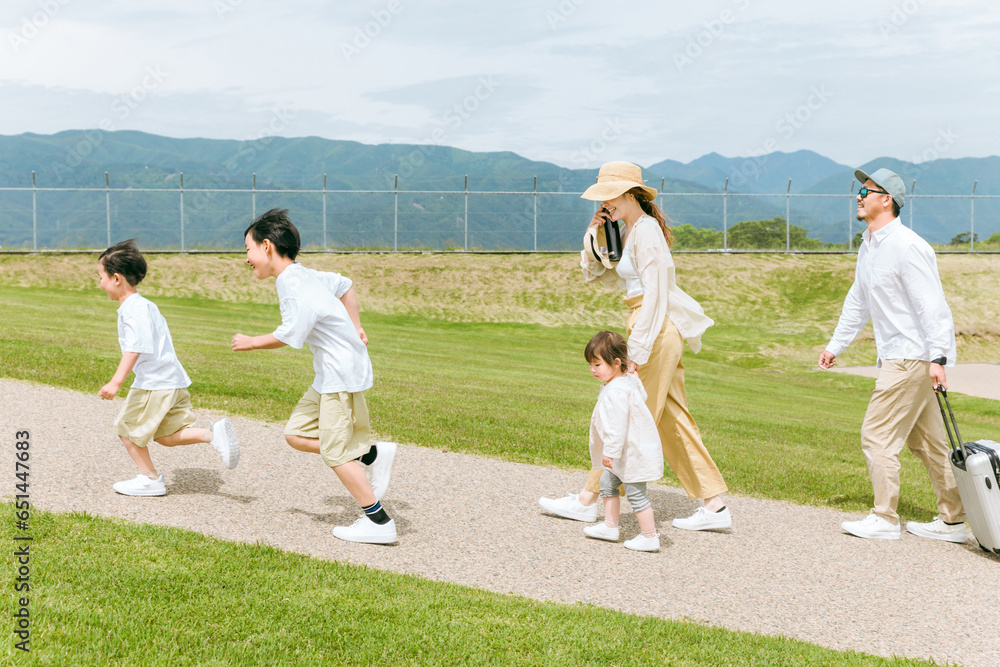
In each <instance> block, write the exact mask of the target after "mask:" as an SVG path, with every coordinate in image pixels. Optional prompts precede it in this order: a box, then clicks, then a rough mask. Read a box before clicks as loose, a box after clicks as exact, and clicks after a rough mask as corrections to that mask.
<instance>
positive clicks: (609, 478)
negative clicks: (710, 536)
mask: <svg viewBox="0 0 1000 667" xmlns="http://www.w3.org/2000/svg"><path fill="white" fill-rule="evenodd" d="M584 356H585V357H586V359H587V361H588V362H589V363H590V372H591V374H592V375H593V376H594V377H595V378H597V379H598V380H600V381H601V382H603V383H604V386H603V387H602V388H601V393H600V396H598V398H597V406H596V407H594V413H593V415H591V418H590V458H591V465H592V466H593V467H594V468H600V467H603V468H604V473H603V474H602V475H601V497H602V498H603V499H604V522H603V523H598V524H595V525H593V526H587V527H586V528H584V529H583V532H584V533H586V534H587V535H588V536H590V537H595V538H597V539H600V540H609V541H611V542H616V541H618V514H619V512H620V510H621V499H620V498H619V495H618V489H619V487H620V486H621V485H622V484H624V485H625V497H626V498H628V501H629V504H631V505H632V511H634V512H635V518H636V519H637V520H638V521H639V529H640V530H641V531H642V532H641V534H639V535H636V536H635V537H634V538H632V539H631V540H626V541H625V548H626V549H632V550H635V551H658V550H659V548H660V536H659V535H658V534H657V532H656V523H655V521H654V519H653V506H652V504H651V503H650V502H649V498H647V497H646V482H653V481H656V480H658V479H660V478H662V477H663V450H662V448H661V447H660V436H659V434H658V433H657V430H656V422H654V421H653V415H652V414H651V413H650V412H649V408H647V407H646V391H645V390H644V389H643V387H642V382H640V381H639V377H638V376H637V375H635V374H634V373H628V372H627V371H628V343H627V342H626V341H625V339H624V338H623V337H622V336H621V335H619V334H616V333H614V332H613V331H601V332H600V333H598V334H597V335H596V336H594V337H593V338H592V339H591V340H590V342H589V343H588V344H587V349H586V350H585V351H584Z"/></svg>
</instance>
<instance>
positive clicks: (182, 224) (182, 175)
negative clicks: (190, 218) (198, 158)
mask: <svg viewBox="0 0 1000 667" xmlns="http://www.w3.org/2000/svg"><path fill="white" fill-rule="evenodd" d="M181 252H184V172H183V171H182V172H181Z"/></svg>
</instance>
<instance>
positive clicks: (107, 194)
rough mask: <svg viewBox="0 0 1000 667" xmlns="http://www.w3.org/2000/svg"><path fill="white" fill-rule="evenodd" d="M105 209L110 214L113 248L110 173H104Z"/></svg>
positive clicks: (109, 244) (109, 233) (109, 228)
mask: <svg viewBox="0 0 1000 667" xmlns="http://www.w3.org/2000/svg"><path fill="white" fill-rule="evenodd" d="M104 209H105V210H106V211H107V214H108V245H107V247H108V248H110V247H111V179H110V178H108V172H104Z"/></svg>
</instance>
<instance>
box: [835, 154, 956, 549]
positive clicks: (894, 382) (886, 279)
mask: <svg viewBox="0 0 1000 667" xmlns="http://www.w3.org/2000/svg"><path fill="white" fill-rule="evenodd" d="M854 174H855V176H856V177H857V179H858V181H859V182H860V183H862V184H863V187H862V188H861V190H860V191H859V192H858V195H857V201H858V220H863V221H864V222H865V223H867V225H868V229H867V230H866V231H865V232H864V233H863V235H862V236H863V238H864V242H863V243H862V244H861V247H860V248H858V261H857V267H856V270H855V274H854V284H853V285H851V289H850V291H849V292H848V293H847V298H846V299H845V300H844V308H843V311H842V313H841V315H840V321H839V322H837V329H836V330H835V331H834V332H833V337H832V338H831V340H830V343H829V345H827V346H826V350H825V351H824V352H823V353H822V354H821V355H820V357H819V366H820V368H822V369H828V368H830V367H832V366H833V365H834V363H835V360H836V358H837V356H838V355H840V354H842V353H843V351H844V350H845V349H847V346H848V345H850V344H851V342H852V341H853V340H854V339H855V338H856V337H857V336H858V334H860V333H861V331H862V330H863V329H864V328H865V326H866V325H867V324H868V320H869V319H871V321H872V326H873V328H874V332H875V348H876V350H877V352H878V366H879V368H880V370H879V375H878V379H877V380H876V382H875V391H874V392H873V393H872V397H871V401H870V402H869V403H868V410H867V412H866V413H865V419H864V423H863V424H862V426H861V449H862V451H863V452H864V454H865V458H866V459H867V461H868V473H869V475H870V477H871V481H872V488H873V490H874V495H875V507H874V508H873V509H872V511H871V513H870V514H869V515H868V516H867V517H865V518H864V519H861V520H860V521H845V522H844V523H843V524H841V527H842V528H843V529H844V530H845V531H847V532H848V533H851V534H852V535H857V536H858V537H865V538H874V539H884V540H898V539H899V534H900V531H899V515H898V514H896V507H897V505H898V502H899V454H900V452H901V451H902V450H903V444H904V443H905V444H906V445H907V446H909V448H910V451H912V452H913V453H914V454H915V455H916V456H917V457H918V458H919V459H920V460H921V461H923V463H924V466H925V467H926V468H927V473H928V474H929V475H930V478H931V486H932V487H933V488H934V494H935V495H936V496H937V509H938V516H937V517H935V519H934V520H933V521H931V522H929V523H917V522H914V521H909V522H907V524H906V530H907V531H909V532H911V533H913V534H914V535H919V536H921V537H930V538H934V539H938V540H945V541H947V542H965V541H966V540H967V539H968V533H967V532H966V530H965V523H964V522H965V510H964V509H963V507H962V501H961V499H960V498H959V495H958V489H957V487H956V486H955V478H954V475H953V474H952V471H951V465H950V464H949V461H948V447H947V445H946V444H945V432H944V426H943V424H942V422H941V414H940V411H939V410H938V408H937V406H936V405H935V398H934V387H936V386H937V385H941V386H942V387H944V388H945V389H947V388H948V385H947V379H946V377H945V370H944V368H945V366H954V365H955V361H956V356H957V355H956V352H955V325H954V322H953V321H952V316H951V310H950V309H949V308H948V304H947V302H946V301H945V298H944V290H943V289H942V287H941V279H940V277H939V276H938V270H937V261H936V259H935V257H934V250H933V249H931V247H930V245H928V243H927V242H926V241H924V240H923V239H922V238H920V237H919V236H918V235H917V234H915V233H914V232H913V230H911V229H909V228H907V227H904V226H903V224H902V222H900V220H899V209H900V208H902V207H903V202H904V195H905V192H906V188H905V186H904V185H903V179H901V178H900V177H899V176H898V175H897V174H895V173H894V172H892V171H889V170H888V169H879V170H878V171H875V172H874V173H872V174H871V175H868V174H866V173H865V172H863V171H861V170H860V169H859V170H857V171H855V172H854Z"/></svg>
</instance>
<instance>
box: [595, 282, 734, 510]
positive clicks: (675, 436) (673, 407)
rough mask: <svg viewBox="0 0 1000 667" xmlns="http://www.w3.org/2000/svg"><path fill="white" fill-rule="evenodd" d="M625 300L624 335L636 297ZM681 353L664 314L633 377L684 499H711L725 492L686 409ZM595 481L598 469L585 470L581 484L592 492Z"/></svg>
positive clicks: (631, 320)
mask: <svg viewBox="0 0 1000 667" xmlns="http://www.w3.org/2000/svg"><path fill="white" fill-rule="evenodd" d="M625 303H626V304H628V306H629V308H631V309H632V311H631V312H630V313H629V316H628V321H627V322H626V324H625V328H626V331H627V333H629V334H631V333H632V326H633V325H634V324H635V321H636V318H637V317H638V316H639V307H640V306H641V305H642V297H641V296H637V297H631V298H628V299H626V300H625ZM683 354H684V339H683V338H682V337H681V334H680V332H679V331H678V330H677V327H676V326H674V323H673V322H671V321H670V318H669V317H668V318H664V321H663V328H662V329H661V330H660V335H659V337H658V338H657V339H656V342H655V343H654V344H653V351H652V352H651V353H650V355H649V360H648V361H647V362H646V363H645V364H643V365H642V366H639V368H638V373H639V379H640V380H642V386H643V388H644V389H645V390H646V407H648V408H649V411H650V412H652V413H653V420H654V421H655V422H656V430H657V431H658V432H659V434H660V445H661V446H662V447H663V458H664V460H666V462H667V464H668V465H669V466H670V469H671V470H673V471H674V474H675V475H677V479H678V480H680V483H681V486H683V487H684V490H685V491H686V492H687V494H688V497H689V498H691V499H692V500H693V499H696V498H701V499H705V498H711V497H713V496H717V495H719V494H720V493H725V492H726V490H727V487H726V483H725V481H724V480H723V479H722V473H720V472H719V468H718V467H717V466H716V465H715V461H713V460H712V456H711V455H710V454H709V453H708V450H707V449H706V448H705V445H704V444H703V443H702V441H701V433H700V432H699V431H698V425H697V424H696V423H695V421H694V417H692V416H691V412H690V411H688V407H687V394H686V392H685V390H684V364H683V363H682V362H681V357H682V356H683ZM600 479H601V470H591V472H590V475H589V476H588V477H587V484H586V486H585V487H584V488H586V489H587V490H588V491H592V492H594V493H597V491H598V489H599V488H600V486H599V483H600Z"/></svg>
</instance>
